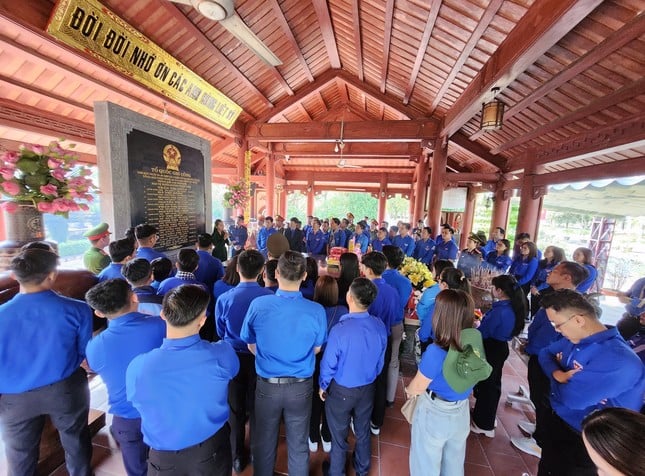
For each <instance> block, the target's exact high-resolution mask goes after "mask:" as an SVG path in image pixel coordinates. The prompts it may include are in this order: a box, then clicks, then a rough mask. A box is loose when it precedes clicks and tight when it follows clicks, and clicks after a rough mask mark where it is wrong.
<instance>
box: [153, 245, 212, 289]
mask: <svg viewBox="0 0 645 476" xmlns="http://www.w3.org/2000/svg"><path fill="white" fill-rule="evenodd" d="M175 265H176V266H177V274H175V275H174V276H172V277H170V278H166V279H164V280H163V281H162V282H161V283H159V288H158V289H157V294H159V295H160V296H163V295H164V294H166V293H167V292H168V291H170V290H171V289H173V288H176V287H177V286H181V285H182V284H199V285H200V286H202V287H203V288H204V289H206V286H204V285H203V284H202V283H200V282H199V281H197V278H195V274H194V273H195V270H197V267H198V266H199V255H198V254H197V251H195V250H193V249H191V248H184V249H182V250H179V253H178V254H177V262H176V263H175Z"/></svg>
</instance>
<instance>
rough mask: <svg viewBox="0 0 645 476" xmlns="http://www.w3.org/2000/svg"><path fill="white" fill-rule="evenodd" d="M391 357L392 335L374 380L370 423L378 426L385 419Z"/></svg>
mask: <svg viewBox="0 0 645 476" xmlns="http://www.w3.org/2000/svg"><path fill="white" fill-rule="evenodd" d="M391 359H392V336H388V338H387V347H386V348H385V358H384V362H385V363H384V364H383V370H381V373H380V374H378V376H377V377H376V380H375V381H374V408H373V409H372V423H374V425H376V426H378V427H379V428H380V427H382V426H383V421H384V420H385V407H386V406H387V398H386V397H387V395H386V394H387V373H388V372H387V371H388V369H389V362H390V360H391Z"/></svg>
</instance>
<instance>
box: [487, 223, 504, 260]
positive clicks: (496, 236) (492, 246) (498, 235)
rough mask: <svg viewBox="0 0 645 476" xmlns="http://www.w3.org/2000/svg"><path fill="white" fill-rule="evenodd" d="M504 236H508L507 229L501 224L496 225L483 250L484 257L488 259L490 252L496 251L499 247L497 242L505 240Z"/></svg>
mask: <svg viewBox="0 0 645 476" xmlns="http://www.w3.org/2000/svg"><path fill="white" fill-rule="evenodd" d="M504 238H506V230H505V229H504V228H502V227H501V226H496V227H495V228H494V229H493V232H492V233H491V234H490V240H488V241H487V242H486V244H485V245H484V248H483V251H482V253H483V255H484V259H486V260H487V261H488V255H489V253H492V252H493V251H495V250H496V249H497V243H499V241H500V240H503V239H504Z"/></svg>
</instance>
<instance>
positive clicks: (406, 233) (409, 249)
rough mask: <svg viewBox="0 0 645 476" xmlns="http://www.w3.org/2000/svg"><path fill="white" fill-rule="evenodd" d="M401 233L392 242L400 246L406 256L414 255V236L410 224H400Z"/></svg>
mask: <svg viewBox="0 0 645 476" xmlns="http://www.w3.org/2000/svg"><path fill="white" fill-rule="evenodd" d="M398 231H399V234H398V235H396V236H395V237H394V240H392V244H393V245H394V246H398V247H399V248H401V251H403V254H405V256H412V255H413V254H414V246H415V243H414V238H412V237H411V236H410V224H409V223H401V224H400V225H399V230H398Z"/></svg>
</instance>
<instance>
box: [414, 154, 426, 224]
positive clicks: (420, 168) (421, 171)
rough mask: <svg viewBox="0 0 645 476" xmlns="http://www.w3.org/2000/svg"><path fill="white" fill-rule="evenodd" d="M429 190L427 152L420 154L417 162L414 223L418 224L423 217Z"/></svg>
mask: <svg viewBox="0 0 645 476" xmlns="http://www.w3.org/2000/svg"><path fill="white" fill-rule="evenodd" d="M427 190H428V158H427V157H426V156H425V154H421V155H420V156H419V163H418V164H417V186H416V188H415V191H414V216H413V217H412V224H413V225H415V226H416V223H417V221H419V220H421V219H422V218H423V211H424V210H423V209H424V205H425V203H426V192H427Z"/></svg>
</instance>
